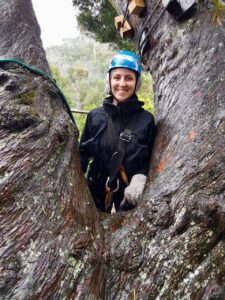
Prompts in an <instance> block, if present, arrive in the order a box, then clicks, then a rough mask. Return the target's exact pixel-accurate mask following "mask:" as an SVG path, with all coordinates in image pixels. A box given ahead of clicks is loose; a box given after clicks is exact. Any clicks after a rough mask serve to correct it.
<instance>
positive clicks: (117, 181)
mask: <svg viewBox="0 0 225 300" xmlns="http://www.w3.org/2000/svg"><path fill="white" fill-rule="evenodd" d="M109 180H110V177H108V178H107V181H106V184H105V187H106V189H108V190H110V186H109ZM119 186H120V182H119V179H117V180H116V187H115V189H114V190H111V193H115V192H117V191H118V189H119Z"/></svg>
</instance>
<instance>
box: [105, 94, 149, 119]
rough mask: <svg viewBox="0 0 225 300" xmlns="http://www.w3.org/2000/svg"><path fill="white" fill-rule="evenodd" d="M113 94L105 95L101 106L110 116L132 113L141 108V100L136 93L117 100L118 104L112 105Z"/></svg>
mask: <svg viewBox="0 0 225 300" xmlns="http://www.w3.org/2000/svg"><path fill="white" fill-rule="evenodd" d="M112 102H113V96H109V97H106V98H105V99H104V101H103V107H104V109H105V111H106V112H107V113H108V114H110V115H111V116H115V115H124V116H125V115H132V114H133V113H135V112H137V111H140V110H142V109H143V108H142V106H143V105H144V103H143V102H141V101H139V100H138V98H137V96H136V95H133V96H132V97H131V98H129V99H127V100H125V101H122V102H119V103H118V105H117V106H116V105H114V104H113V103H112Z"/></svg>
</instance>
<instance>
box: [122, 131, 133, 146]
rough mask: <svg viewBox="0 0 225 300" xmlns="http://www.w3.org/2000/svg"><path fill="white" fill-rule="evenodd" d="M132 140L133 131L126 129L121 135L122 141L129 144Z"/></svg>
mask: <svg viewBox="0 0 225 300" xmlns="http://www.w3.org/2000/svg"><path fill="white" fill-rule="evenodd" d="M131 138H132V131H131V130H129V129H125V130H124V131H122V132H121V133H120V139H121V140H122V141H124V142H127V143H129V142H130V141H131Z"/></svg>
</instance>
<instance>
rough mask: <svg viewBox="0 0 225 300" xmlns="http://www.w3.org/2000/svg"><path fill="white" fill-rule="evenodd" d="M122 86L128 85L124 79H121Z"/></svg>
mask: <svg viewBox="0 0 225 300" xmlns="http://www.w3.org/2000/svg"><path fill="white" fill-rule="evenodd" d="M120 85H122V86H124V85H126V80H125V79H124V78H121V79H120Z"/></svg>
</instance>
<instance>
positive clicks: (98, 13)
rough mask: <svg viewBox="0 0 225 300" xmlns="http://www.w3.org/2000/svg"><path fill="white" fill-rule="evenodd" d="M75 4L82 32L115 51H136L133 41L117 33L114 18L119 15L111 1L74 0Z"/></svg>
mask: <svg viewBox="0 0 225 300" xmlns="http://www.w3.org/2000/svg"><path fill="white" fill-rule="evenodd" d="M73 4H74V6H76V7H78V9H79V15H78V17H77V21H78V25H79V27H80V30H81V31H83V32H85V33H86V34H89V35H90V36H91V37H94V38H95V39H96V41H99V42H101V43H110V44H111V46H112V47H113V48H114V49H126V50H132V51H134V50H135V49H134V44H133V41H132V40H130V39H125V40H124V39H122V38H121V37H120V35H119V33H118V32H117V31H116V28H115V25H114V17H115V16H116V15H117V13H116V10H115V9H114V8H113V6H112V4H110V1H108V0H98V1H90V0H87V1H83V0H73Z"/></svg>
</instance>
